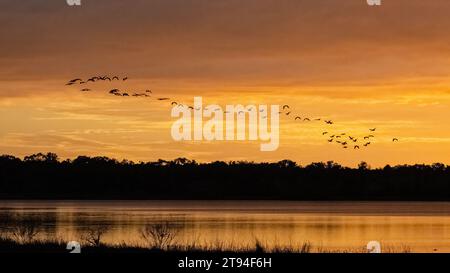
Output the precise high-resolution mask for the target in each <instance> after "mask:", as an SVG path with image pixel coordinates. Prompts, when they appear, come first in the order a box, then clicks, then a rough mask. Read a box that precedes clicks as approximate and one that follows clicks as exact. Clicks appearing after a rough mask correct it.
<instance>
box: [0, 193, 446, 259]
mask: <svg viewBox="0 0 450 273" xmlns="http://www.w3.org/2000/svg"><path fill="white" fill-rule="evenodd" d="M0 208H1V209H0V216H1V215H4V214H6V213H10V214H11V213H13V214H16V215H20V217H24V218H26V217H31V218H36V219H37V218H39V219H40V220H41V221H42V223H43V232H42V233H41V235H40V236H41V238H60V239H62V240H64V241H70V240H81V237H82V234H83V232H84V231H85V229H86V228H88V227H90V226H95V225H107V226H109V227H110V229H109V231H108V233H107V234H105V236H104V242H106V243H109V244H122V243H125V244H129V245H140V246H143V245H144V244H145V241H143V239H142V238H141V235H140V231H141V229H142V227H143V226H144V225H145V224H148V223H155V222H164V221H170V222H171V223H174V224H176V225H177V226H178V227H179V228H180V232H179V233H178V235H177V237H176V242H177V243H179V244H183V245H186V244H187V245H193V244H195V245H197V246H200V247H213V248H214V247H221V248H247V247H254V246H255V242H256V240H258V241H260V242H261V243H262V244H263V245H265V246H266V247H268V248H269V249H270V248H273V247H284V246H287V247H299V246H301V245H302V244H303V243H304V242H306V241H308V242H310V243H311V244H312V246H313V250H318V249H326V250H355V249H362V248H364V246H365V245H366V244H367V242H369V241H373V240H377V241H380V242H382V245H384V246H389V247H390V248H391V247H392V248H395V249H396V250H400V251H401V250H402V249H404V248H408V249H410V250H411V251H413V252H450V203H417V202H415V203H399V202H395V203H394V202H383V203H381V202H358V203H356V202H251V201H239V202H237V201H236V202H229V201H227V202H224V201H213V202H211V201H202V202H199V201H195V202H194V201H126V202H125V201H123V202H112V201H105V202H90V201H89V202H83V201H80V202H48V201H43V202H19V201H8V202H7V201H2V202H0Z"/></svg>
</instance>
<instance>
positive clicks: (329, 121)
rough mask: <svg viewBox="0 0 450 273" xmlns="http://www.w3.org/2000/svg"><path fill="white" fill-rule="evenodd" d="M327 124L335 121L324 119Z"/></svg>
mask: <svg viewBox="0 0 450 273" xmlns="http://www.w3.org/2000/svg"><path fill="white" fill-rule="evenodd" d="M324 122H325V123H326V124H333V121H331V120H325V121H324Z"/></svg>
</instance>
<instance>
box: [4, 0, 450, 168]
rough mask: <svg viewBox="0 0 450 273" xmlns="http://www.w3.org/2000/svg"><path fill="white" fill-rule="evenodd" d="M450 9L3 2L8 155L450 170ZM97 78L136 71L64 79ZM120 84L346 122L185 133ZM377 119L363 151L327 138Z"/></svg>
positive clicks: (352, 1) (331, 0)
mask: <svg viewBox="0 0 450 273" xmlns="http://www.w3.org/2000/svg"><path fill="white" fill-rule="evenodd" d="M449 14H450V1H448V0H433V1H423V0H384V1H383V4H382V6H380V7H369V6H368V5H367V4H366V1H365V0H345V1H342V0H145V1H144V0H128V1H119V0H91V1H89V0H83V1H82V6H81V7H69V6H67V5H66V3H65V1H64V0H49V1H39V0H28V1H0V125H1V126H0V154H12V155H16V156H20V157H22V156H24V155H28V154H31V153H36V152H55V153H57V154H58V155H59V156H60V157H61V158H74V157H76V156H78V155H91V156H95V155H105V156H110V157H115V158H118V159H123V158H127V159H130V160H134V161H139V160H143V161H148V160H156V159H159V158H163V159H174V158H177V157H187V158H190V159H195V160H198V161H214V160H225V161H228V160H251V161H277V160H282V159H291V160H294V161H297V162H298V163H300V164H302V165H306V164H309V163H311V162H317V161H328V160H334V161H337V162H339V163H341V164H344V165H348V166H355V165H356V164H357V163H359V162H360V161H363V160H364V161H367V162H368V163H369V164H370V165H372V166H382V165H385V164H412V163H433V162H443V163H446V164H450V122H449V118H450V17H449ZM98 75H119V76H128V77H129V80H128V81H126V82H120V83H117V82H115V83H94V84H89V85H86V86H82V87H80V86H79V85H73V86H66V85H65V83H66V82H67V81H68V80H70V79H73V78H78V77H79V78H84V79H86V78H88V77H92V76H98ZM85 87H88V88H92V89H93V91H92V92H80V89H81V88H85ZM112 88H119V89H124V90H127V91H128V90H129V91H130V92H134V91H144V90H146V89H151V90H152V91H153V92H154V94H155V96H160V97H170V98H174V99H176V100H177V101H180V102H183V103H186V104H192V101H193V97H194V96H202V97H203V101H204V103H205V104H213V103H214V104H216V103H217V104H220V105H223V106H224V105H226V104H244V105H247V104H268V105H270V104H280V105H283V104H286V103H287V104H289V105H291V109H292V113H293V114H292V115H300V116H302V117H311V118H325V119H331V120H333V121H334V122H335V124H333V125H332V126H329V125H326V124H324V123H323V122H310V123H308V122H298V121H297V122H295V121H294V120H292V118H287V117H281V125H280V126H281V128H280V147H279V149H278V150H277V151H276V152H260V150H259V145H260V143H261V142H260V141H253V142H175V141H174V140H172V138H171V135H170V127H171V125H172V123H173V122H174V121H175V119H173V118H171V116H170V111H171V106H170V101H169V102H160V101H156V100H155V99H148V98H118V97H116V96H112V95H109V94H108V91H109V90H110V89H112ZM373 127H376V128H377V132H376V138H375V140H374V141H372V142H373V143H372V144H371V147H369V148H367V149H361V150H359V151H358V150H353V149H349V150H344V149H342V148H341V147H340V146H339V145H336V144H334V145H333V144H329V143H328V142H327V138H326V137H324V136H322V132H323V131H329V132H330V133H335V134H338V133H343V132H346V133H349V134H351V135H354V136H356V137H362V136H364V135H366V134H369V131H368V128H373ZM393 137H396V138H399V140H400V141H399V142H398V143H392V138H393Z"/></svg>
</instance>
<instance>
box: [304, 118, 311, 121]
mask: <svg viewBox="0 0 450 273" xmlns="http://www.w3.org/2000/svg"><path fill="white" fill-rule="evenodd" d="M303 121H311V120H310V119H309V118H304V119H303Z"/></svg>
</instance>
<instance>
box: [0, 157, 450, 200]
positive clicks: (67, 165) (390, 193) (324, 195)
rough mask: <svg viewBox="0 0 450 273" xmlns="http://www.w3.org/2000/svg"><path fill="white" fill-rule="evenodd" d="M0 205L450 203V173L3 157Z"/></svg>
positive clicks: (415, 168)
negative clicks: (86, 201) (50, 201)
mask: <svg viewBox="0 0 450 273" xmlns="http://www.w3.org/2000/svg"><path fill="white" fill-rule="evenodd" d="M0 199H93V200H101V199H124V200H126V199H135V200H138V199H158V200H164V199H186V200H195V199H206V200H209V199H214V200H215V199H217V200H238V199H242V200H380V201H381V200H399V201H402V200H418V201H419V200H423V201H450V166H447V165H444V164H441V163H435V164H432V165H424V164H416V165H398V166H389V165H387V166H385V167H384V168H376V169H372V168H370V166H369V165H368V164H367V163H365V162H361V163H360V164H359V166H358V167H357V168H349V167H343V166H341V165H339V164H338V163H335V162H333V161H329V162H318V163H312V164H310V165H307V166H299V165H298V164H296V163H295V162H293V161H291V160H282V161H279V162H275V163H254V162H245V161H231V162H223V161H215V162H210V163H198V162H196V161H193V160H189V159H186V158H178V159H175V160H171V161H165V160H158V161H155V162H139V163H135V162H132V161H128V160H123V161H118V160H116V159H112V158H108V157H88V156H78V157H77V158H75V159H73V160H70V159H67V160H59V158H58V156H57V155H56V154H54V153H47V154H43V153H38V154H33V155H29V156H26V157H24V158H23V159H20V158H17V157H15V156H11V155H2V156H0Z"/></svg>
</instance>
